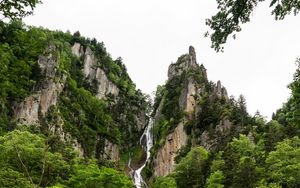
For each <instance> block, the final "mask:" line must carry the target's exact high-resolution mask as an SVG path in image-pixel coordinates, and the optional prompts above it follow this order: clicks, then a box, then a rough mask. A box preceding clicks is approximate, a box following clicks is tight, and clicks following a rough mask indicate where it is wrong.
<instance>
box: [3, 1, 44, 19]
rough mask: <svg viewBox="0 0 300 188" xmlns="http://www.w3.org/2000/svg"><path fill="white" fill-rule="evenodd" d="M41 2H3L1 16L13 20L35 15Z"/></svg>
mask: <svg viewBox="0 0 300 188" xmlns="http://www.w3.org/2000/svg"><path fill="white" fill-rule="evenodd" d="M39 3H41V1H40V0H1V1H0V14H2V15H3V16H4V17H5V18H9V19H12V20H15V19H21V18H23V17H25V16H28V15H31V14H33V9H34V8H35V7H36V5H37V4H39Z"/></svg>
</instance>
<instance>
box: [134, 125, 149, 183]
mask: <svg viewBox="0 0 300 188" xmlns="http://www.w3.org/2000/svg"><path fill="white" fill-rule="evenodd" d="M152 127H153V121H152V119H150V120H149V123H148V125H147V127H146V129H145V131H144V133H143V135H142V136H141V138H140V144H141V145H142V147H143V149H144V150H145V152H146V154H147V157H146V160H145V162H144V164H143V165H142V166H141V167H140V168H139V169H137V170H135V171H134V184H135V186H136V187H137V188H141V187H142V185H145V186H146V187H147V184H146V183H145V181H144V180H143V177H142V175H141V172H142V170H143V168H144V167H145V166H146V163H147V161H148V160H149V158H150V156H151V153H150V149H151V147H152V146H153V138H152V133H151V129H152ZM143 137H145V138H146V146H143V143H142V141H143Z"/></svg>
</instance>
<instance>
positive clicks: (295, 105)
mask: <svg viewBox="0 0 300 188" xmlns="http://www.w3.org/2000/svg"><path fill="white" fill-rule="evenodd" d="M296 63H297V65H298V68H297V69H296V72H295V73H294V81H293V82H292V83H291V84H290V85H289V88H290V89H291V91H292V97H291V99H290V101H289V102H290V103H291V109H290V111H289V112H288V113H287V116H288V121H289V123H290V124H291V125H292V126H294V127H296V128H297V129H298V130H299V129H300V123H299V122H300V58H297V60H296Z"/></svg>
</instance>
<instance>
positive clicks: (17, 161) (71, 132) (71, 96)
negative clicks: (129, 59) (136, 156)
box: [0, 21, 149, 187]
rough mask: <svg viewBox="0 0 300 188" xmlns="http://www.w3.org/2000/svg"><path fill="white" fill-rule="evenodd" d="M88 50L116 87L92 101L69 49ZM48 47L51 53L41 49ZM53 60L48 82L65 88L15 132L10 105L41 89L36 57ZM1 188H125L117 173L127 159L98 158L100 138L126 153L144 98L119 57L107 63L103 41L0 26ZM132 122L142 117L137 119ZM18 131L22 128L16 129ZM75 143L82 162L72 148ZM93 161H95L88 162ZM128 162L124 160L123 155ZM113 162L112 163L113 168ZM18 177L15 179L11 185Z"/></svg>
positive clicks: (91, 86) (145, 106) (91, 88)
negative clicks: (54, 101)
mask: <svg viewBox="0 0 300 188" xmlns="http://www.w3.org/2000/svg"><path fill="white" fill-rule="evenodd" d="M75 42H76V43H79V44H80V45H81V46H82V48H83V50H84V51H85V50H86V49H87V48H90V49H91V51H92V52H93V53H94V55H95V57H96V59H97V62H98V65H97V66H99V67H100V68H101V69H102V70H103V71H104V72H105V74H106V75H107V77H108V79H109V80H110V81H111V82H112V83H113V84H115V85H116V86H117V87H118V89H119V94H118V96H111V95H108V96H106V97H105V98H103V99H99V98H97V97H95V94H96V89H97V88H96V87H97V86H96V85H95V83H94V82H92V83H91V82H89V81H88V80H87V79H86V78H85V77H84V75H83V72H82V69H83V61H84V57H76V56H74V55H73V54H72V52H71V47H72V46H73V44H74V43H75ZM49 46H53V49H54V50H53V51H51V52H48V51H46V50H45V49H47V48H49ZM49 54H50V56H51V57H53V59H55V60H57V61H58V67H55V68H56V69H55V71H56V72H55V75H54V78H50V79H53V80H54V82H59V83H61V84H64V88H63V91H62V92H61V93H60V95H59V96H58V100H57V105H55V106H51V107H50V108H49V109H48V112H47V113H46V114H45V115H43V114H41V112H40V111H39V112H38V116H39V117H38V118H39V122H38V124H37V125H26V126H27V127H25V128H22V127H23V126H21V125H20V122H19V120H18V119H16V117H15V108H16V106H17V105H18V104H20V103H21V102H22V101H24V99H26V98H27V97H28V96H31V95H32V94H36V93H39V90H40V89H41V88H43V87H44V85H45V83H46V84H47V82H48V81H47V79H49V78H46V77H45V75H44V73H42V72H41V68H40V65H39V64H38V60H39V58H40V57H41V56H49ZM0 66H1V70H0V88H1V89H0V136H2V137H1V139H0V148H1V156H0V163H1V164H0V165H1V173H0V176H1V178H0V179H1V180H0V187H49V186H54V187H95V186H96V187H132V186H133V185H132V181H131V180H129V179H128V177H127V176H125V175H123V174H122V173H121V172H118V171H116V170H113V169H111V168H109V167H114V168H115V169H118V170H123V168H124V166H125V162H126V161H110V160H109V158H106V157H104V156H105V155H104V147H105V141H106V140H108V141H109V142H111V143H113V144H115V145H116V146H117V147H118V148H119V149H120V155H121V156H120V158H121V159H123V156H128V153H129V151H132V150H134V146H135V144H136V142H137V140H138V138H139V136H140V135H141V133H142V131H143V126H144V125H141V123H140V125H139V126H141V127H139V129H138V127H137V126H138V125H137V123H138V121H141V122H142V123H143V121H145V122H146V121H147V116H146V113H147V111H149V103H148V102H146V98H147V96H145V95H144V94H142V93H141V91H140V90H136V88H135V84H134V83H133V82H132V81H131V79H130V77H129V75H128V74H127V70H126V67H125V65H124V64H123V63H122V59H121V58H117V59H116V60H113V59H112V58H111V56H110V54H109V53H108V52H106V49H105V47H104V44H103V43H99V42H97V40H96V39H88V38H84V37H82V36H80V33H79V32H76V33H74V34H73V35H72V34H70V33H69V32H66V33H64V32H61V31H50V30H47V29H44V28H36V27H30V26H25V25H24V24H23V23H22V22H20V21H14V22H11V23H4V22H0ZM138 118H143V119H142V120H139V119H138ZM23 129H25V130H23ZM74 140H76V142H78V143H79V144H80V147H81V148H82V149H83V155H84V157H85V160H83V159H81V158H78V153H76V152H75V151H73V147H74ZM93 158H95V161H94V162H88V161H89V160H88V159H93ZM127 160H128V158H127ZM118 162H119V164H118ZM14 179H18V181H14Z"/></svg>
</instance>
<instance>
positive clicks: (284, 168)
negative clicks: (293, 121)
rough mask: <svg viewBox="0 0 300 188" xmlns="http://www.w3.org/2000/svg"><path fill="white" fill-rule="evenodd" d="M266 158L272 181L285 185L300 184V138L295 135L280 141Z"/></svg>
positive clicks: (296, 185)
mask: <svg viewBox="0 0 300 188" xmlns="http://www.w3.org/2000/svg"><path fill="white" fill-rule="evenodd" d="M275 148H276V149H275V151H272V152H270V154H269V156H268V157H267V159H266V165H267V168H268V172H269V173H268V176H269V180H270V182H275V183H279V184H280V185H282V186H283V187H299V186H300V139H299V137H297V136H296V137H293V138H291V139H285V140H284V141H282V142H279V143H278V144H277V146H276V147H275Z"/></svg>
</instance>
